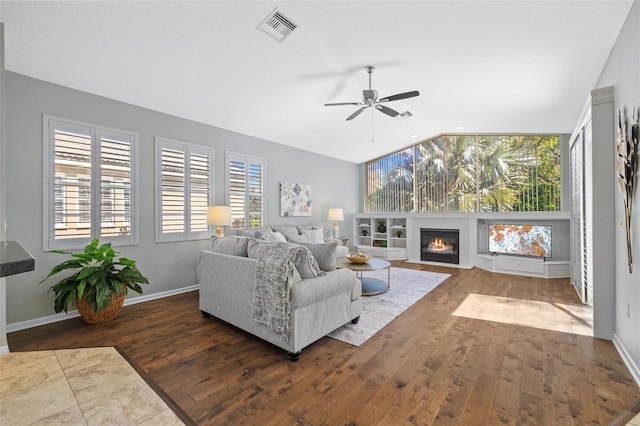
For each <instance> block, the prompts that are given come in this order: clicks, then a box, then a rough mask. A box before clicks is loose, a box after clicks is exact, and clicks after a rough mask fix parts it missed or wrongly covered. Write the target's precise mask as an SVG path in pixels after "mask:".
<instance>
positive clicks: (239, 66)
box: [0, 0, 632, 163]
mask: <svg viewBox="0 0 640 426" xmlns="http://www.w3.org/2000/svg"><path fill="white" fill-rule="evenodd" d="M631 4H632V1H631V0H596V1H579V0H573V1H557V0H556V1H332V2H328V1H288V2H286V1H285V2H271V1H253V2H249V1H226V2H223V1H204V2H202V1H201V2H181V1H173V2H153V1H135V2H134V1H130V2H117V3H116V2H96V1H92V2H58V1H46V2H27V1H18V2H12V1H6V0H3V1H1V2H0V20H1V21H2V22H4V23H5V62H6V69H8V70H9V71H13V72H16V73H20V74H24V75H28V76H31V77H35V78H38V79H42V80H46V81H50V82H53V83H57V84H61V85H64V86H68V87H72V88H75V89H79V90H83V91H86V92H90V93H95V94H98V95H101V96H106V97H108V98H112V99H117V100H120V101H124V102H128V103H131V104H135V105H139V106H143V107H146V108H151V109H153V110H157V111H161V112H164V113H168V114H173V115H176V116H179V117H184V118H188V119H191V120H195V121H199V122H203V123H207V124H211V125H214V126H218V127H222V128H226V129H230V130H234V131H237V132H241V133H244V134H248V135H252V136H255V137H258V138H262V139H267V140H271V141H274V142H278V143H283V144H286V145H291V146H295V147H298V148H301V149H304V150H308V151H312V152H316V153H320V154H324V155H328V156H332V157H336V158H340V159H344V160H347V161H351V162H354V163H361V162H363V161H366V160H368V159H371V158H374V157H377V156H380V155H383V154H386V153H389V152H391V151H393V150H396V149H398V148H401V147H403V146H406V145H410V144H413V143H415V142H417V141H420V140H422V139H425V138H428V137H430V136H434V135H437V134H440V133H447V132H449V133H451V132H457V133H471V132H500V133H502V132H505V133H507V132H518V133H530V132H553V133H571V132H572V131H573V128H574V126H575V124H576V121H577V120H578V115H579V114H580V112H581V109H582V107H583V105H584V102H585V100H586V96H587V93H588V92H589V90H591V89H593V88H594V86H595V84H596V81H597V79H598V77H599V74H600V71H601V70H602V68H603V66H604V64H605V62H606V60H607V57H608V55H609V52H610V50H611V48H612V46H613V44H614V42H615V40H616V38H617V36H618V32H619V30H620V28H621V27H622V25H623V23H624V20H625V18H626V16H627V14H628V12H629V10H630V7H631ZM275 7H278V9H279V10H280V12H282V13H283V14H284V15H286V16H287V17H289V18H290V19H291V20H292V21H293V22H295V23H296V24H297V25H298V28H297V29H296V30H295V32H293V33H292V34H291V35H290V36H289V38H287V39H286V40H285V41H284V42H282V43H279V42H277V41H275V40H273V39H271V38H270V37H269V36H267V35H266V34H264V33H262V32H260V31H258V30H257V29H256V28H257V26H258V25H259V24H260V23H261V22H262V20H263V19H264V18H265V17H266V16H267V15H268V14H269V13H270V12H271V11H272V10H273V9H274V8H275ZM366 65H374V66H376V68H377V69H376V71H375V72H374V74H373V88H374V89H377V90H378V92H379V93H380V96H388V95H392V94H395V93H400V92H406V91H410V90H419V91H420V96H419V97H416V98H411V99H406V100H402V101H396V102H391V103H388V104H386V105H387V106H389V107H392V108H394V109H396V110H397V111H399V112H404V111H406V110H409V111H410V112H411V113H412V114H413V117H411V118H408V119H406V120H402V121H400V120H398V119H396V118H391V117H389V116H387V115H384V114H382V113H380V112H379V111H375V110H371V109H369V110H366V111H365V112H363V113H362V114H361V115H360V116H359V117H357V118H355V119H354V120H353V121H345V118H346V117H347V116H349V115H350V114H351V113H352V112H354V111H355V110H356V109H357V107H354V106H334V107H325V106H323V104H324V103H327V102H351V101H359V100H360V99H361V96H362V89H365V88H367V86H368V80H367V78H368V77H367V74H366V71H365V69H364V67H365V66H366ZM69 118H75V117H69ZM372 135H373V136H374V141H373V142H372ZM191 142H194V143H197V142H199V141H191Z"/></svg>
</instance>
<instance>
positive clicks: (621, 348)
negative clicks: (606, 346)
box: [613, 333, 640, 386]
mask: <svg viewBox="0 0 640 426" xmlns="http://www.w3.org/2000/svg"><path fill="white" fill-rule="evenodd" d="M613 346H615V347H616V349H617V350H618V354H620V358H622V362H624V365H626V366H627V368H628V369H629V372H630V373H631V377H633V380H634V381H635V382H636V386H640V367H638V365H636V363H635V362H634V361H633V358H632V357H631V355H630V354H629V351H627V348H626V347H625V345H624V343H623V342H622V340H620V338H619V337H618V335H617V334H616V333H614V334H613Z"/></svg>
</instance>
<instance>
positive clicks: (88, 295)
mask: <svg viewBox="0 0 640 426" xmlns="http://www.w3.org/2000/svg"><path fill="white" fill-rule="evenodd" d="M99 244H100V243H99V241H98V238H94V239H93V240H92V241H91V242H90V243H89V244H87V246H86V247H85V248H84V251H83V252H82V253H73V252H69V251H62V250H51V253H58V254H68V255H71V256H72V257H73V258H72V259H69V260H67V261H65V262H62V263H60V264H59V265H57V266H55V267H54V268H53V269H52V270H51V272H49V275H47V277H46V278H45V279H44V280H42V281H40V284H42V283H43V282H45V281H46V280H47V279H49V278H50V277H52V276H53V275H56V274H57V273H58V272H61V271H64V270H66V269H77V271H76V272H75V273H74V274H73V275H71V276H69V277H67V278H64V279H62V280H60V281H58V282H57V283H55V284H53V285H52V286H51V287H50V288H49V291H53V292H54V293H55V294H56V298H55V302H54V308H55V311H56V312H62V311H63V310H64V311H65V312H67V310H68V306H69V304H70V303H72V302H75V300H76V298H78V299H81V298H82V297H83V296H84V297H85V299H86V300H87V302H88V303H89V305H90V306H91V308H92V309H93V311H94V312H96V313H97V312H99V311H100V310H102V309H104V308H105V307H107V306H109V304H110V303H111V296H112V291H113V292H116V293H117V294H122V293H123V292H126V287H128V288H130V289H131V290H134V291H136V292H138V293H141V294H142V287H140V284H149V281H148V280H147V278H145V277H144V275H142V273H140V271H139V270H138V268H137V266H136V262H135V261H134V260H131V259H127V258H125V257H116V255H117V252H116V251H115V250H114V249H112V248H111V243H105V244H102V245H99ZM125 286H126V287H125Z"/></svg>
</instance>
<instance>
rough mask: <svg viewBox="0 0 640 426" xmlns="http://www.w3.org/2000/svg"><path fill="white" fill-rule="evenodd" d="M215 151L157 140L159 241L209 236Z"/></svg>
mask: <svg viewBox="0 0 640 426" xmlns="http://www.w3.org/2000/svg"><path fill="white" fill-rule="evenodd" d="M213 188H214V182H213V148H207V147H203V146H198V145H192V144H188V143H184V142H179V141H173V140H169V139H163V138H156V194H157V195H156V215H157V218H156V241H178V240H190V239H198V238H207V237H208V236H209V232H208V226H207V206H209V205H210V204H212V203H213Z"/></svg>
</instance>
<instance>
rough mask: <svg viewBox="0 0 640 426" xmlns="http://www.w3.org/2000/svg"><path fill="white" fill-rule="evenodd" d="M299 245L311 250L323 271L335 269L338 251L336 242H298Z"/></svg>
mask: <svg viewBox="0 0 640 426" xmlns="http://www.w3.org/2000/svg"><path fill="white" fill-rule="evenodd" d="M298 244H300V245H301V246H305V247H307V248H309V250H311V253H312V254H313V257H315V258H316V261H317V262H318V266H320V269H322V270H323V271H326V272H329V271H334V270H335V269H336V257H337V251H338V244H336V243H322V244H311V243H298Z"/></svg>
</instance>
